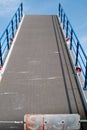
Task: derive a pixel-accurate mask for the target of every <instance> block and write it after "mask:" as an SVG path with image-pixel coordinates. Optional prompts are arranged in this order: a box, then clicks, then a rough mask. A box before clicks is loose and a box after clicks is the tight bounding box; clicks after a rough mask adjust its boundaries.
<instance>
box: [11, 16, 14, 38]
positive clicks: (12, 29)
mask: <svg viewBox="0 0 87 130" xmlns="http://www.w3.org/2000/svg"><path fill="white" fill-rule="evenodd" d="M11 24H12V38H14V23H13V19H12V21H11Z"/></svg>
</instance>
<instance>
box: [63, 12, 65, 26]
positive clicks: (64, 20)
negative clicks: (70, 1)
mask: <svg viewBox="0 0 87 130" xmlns="http://www.w3.org/2000/svg"><path fill="white" fill-rule="evenodd" d="M63 29H65V14H64V16H63Z"/></svg>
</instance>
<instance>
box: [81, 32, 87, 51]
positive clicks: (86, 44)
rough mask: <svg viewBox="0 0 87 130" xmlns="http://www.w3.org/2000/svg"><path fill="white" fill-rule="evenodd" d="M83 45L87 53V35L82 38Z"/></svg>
mask: <svg viewBox="0 0 87 130" xmlns="http://www.w3.org/2000/svg"><path fill="white" fill-rule="evenodd" d="M80 41H81V45H82V46H83V48H84V50H85V52H86V51H87V34H86V35H83V36H82V37H80Z"/></svg>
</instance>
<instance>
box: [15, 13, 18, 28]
mask: <svg viewBox="0 0 87 130" xmlns="http://www.w3.org/2000/svg"><path fill="white" fill-rule="evenodd" d="M15 23H16V30H17V28H18V24H17V13H16V14H15Z"/></svg>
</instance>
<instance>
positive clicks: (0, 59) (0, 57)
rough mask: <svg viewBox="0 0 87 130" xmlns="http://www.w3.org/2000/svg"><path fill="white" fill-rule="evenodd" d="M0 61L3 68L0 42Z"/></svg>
mask: <svg viewBox="0 0 87 130" xmlns="http://www.w3.org/2000/svg"><path fill="white" fill-rule="evenodd" d="M0 61H1V66H3V60H2V50H1V42H0Z"/></svg>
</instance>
